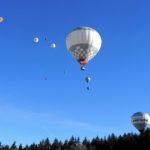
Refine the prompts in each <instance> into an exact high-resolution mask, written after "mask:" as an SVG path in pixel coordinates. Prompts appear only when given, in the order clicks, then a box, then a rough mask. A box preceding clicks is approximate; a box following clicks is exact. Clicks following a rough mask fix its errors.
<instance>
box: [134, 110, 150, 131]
mask: <svg viewBox="0 0 150 150" xmlns="http://www.w3.org/2000/svg"><path fill="white" fill-rule="evenodd" d="M131 120H132V124H133V126H134V127H135V128H137V129H138V130H139V131H140V132H141V133H143V132H144V131H145V130H146V128H147V127H148V125H149V124H150V116H149V114H147V113H144V112H137V113H134V114H133V115H132V117H131Z"/></svg>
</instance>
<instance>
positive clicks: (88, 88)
mask: <svg viewBox="0 0 150 150" xmlns="http://www.w3.org/2000/svg"><path fill="white" fill-rule="evenodd" d="M85 81H86V82H87V83H88V84H89V83H90V81H91V77H90V76H87V77H86V78H85ZM86 89H87V90H88V91H89V90H90V87H89V86H87V88H86Z"/></svg>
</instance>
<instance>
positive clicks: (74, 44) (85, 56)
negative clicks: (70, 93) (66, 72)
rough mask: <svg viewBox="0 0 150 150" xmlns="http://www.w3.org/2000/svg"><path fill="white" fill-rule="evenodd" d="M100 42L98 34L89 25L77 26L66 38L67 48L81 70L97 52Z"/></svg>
mask: <svg viewBox="0 0 150 150" xmlns="http://www.w3.org/2000/svg"><path fill="white" fill-rule="evenodd" d="M101 44H102V40H101V36H100V34H99V33H98V32H97V31H96V30H94V29H92V28H90V27H78V28H76V29H74V30H72V31H71V32H70V33H69V34H68V35H67V38H66V45H67V49H68V50H69V52H70V53H71V54H72V55H73V56H74V57H75V59H76V60H77V61H78V62H79V64H80V66H81V70H84V69H85V65H86V64H87V63H88V62H89V61H90V60H91V59H92V58H93V57H94V56H95V55H96V54H97V53H98V52H99V50H100V48H101Z"/></svg>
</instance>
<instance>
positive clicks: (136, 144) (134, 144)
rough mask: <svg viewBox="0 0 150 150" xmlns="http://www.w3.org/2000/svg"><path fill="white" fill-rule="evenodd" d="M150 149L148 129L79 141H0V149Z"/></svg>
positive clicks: (71, 139) (74, 139)
mask: <svg viewBox="0 0 150 150" xmlns="http://www.w3.org/2000/svg"><path fill="white" fill-rule="evenodd" d="M130 149H132V150H150V129H147V130H146V131H145V132H144V133H142V134H139V135H138V134H133V133H125V134H123V135H120V136H116V135H115V134H111V135H109V136H108V137H105V138H99V137H98V136H97V137H95V138H93V139H92V140H88V139H87V138H84V139H83V140H82V141H80V138H79V137H77V138H76V137H74V136H72V137H71V138H70V139H69V140H65V141H64V142H62V141H60V140H58V139H55V140H54V141H53V142H52V143H51V142H50V140H49V139H48V138H46V139H45V140H42V141H40V142H39V143H38V144H35V143H33V144H31V145H26V146H22V145H21V144H20V145H19V146H16V142H13V144H12V145H3V144H2V143H1V142H0V150H130Z"/></svg>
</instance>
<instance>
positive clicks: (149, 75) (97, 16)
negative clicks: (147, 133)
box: [0, 0, 150, 144]
mask: <svg viewBox="0 0 150 150" xmlns="http://www.w3.org/2000/svg"><path fill="white" fill-rule="evenodd" d="M0 2H1V4H0V5H1V9H0V16H3V18H4V22H3V23H0V120H1V123H0V141H1V142H2V143H4V144H11V143H13V141H16V142H17V144H20V143H22V144H31V143H33V142H35V143H37V142H39V141H40V140H42V139H44V138H46V137H48V138H50V140H51V141H53V139H54V138H55V137H56V138H58V139H60V140H64V139H68V138H70V137H71V136H72V135H74V136H79V137H80V138H81V139H83V138H84V137H87V138H88V139H92V138H93V137H95V136H97V135H98V136H100V137H104V136H108V135H109V134H111V133H115V134H116V135H120V134H123V133H125V132H137V130H136V129H135V128H134V127H133V126H132V125H131V120H130V117H131V115H132V114H133V113H134V112H137V111H144V112H147V113H149V105H150V101H149V100H150V94H149V89H150V70H149V66H150V59H149V56H150V45H149V43H150V42H149V37H150V29H149V27H150V20H149V14H150V9H149V6H150V2H149V1H148V0H147V1H142V0H132V1H131V0H126V1H123V0H122V1H121V0H114V1H112V0H82V1H81V0H61V1H60V0H22V1H20V0H13V1H10V0H1V1H0ZM79 26H89V27H92V28H94V29H96V30H97V31H98V32H99V33H100V35H101V37H102V41H103V42H102V47H101V50H100V52H99V53H98V54H97V56H96V57H95V58H94V59H93V60H91V61H90V62H89V63H88V64H87V66H86V70H85V72H81V71H80V67H79V64H78V63H77V62H76V61H75V60H74V58H73V57H72V56H71V55H70V53H69V52H68V50H67V48H66V36H67V34H68V32H70V31H71V30H72V29H74V28H76V27H79ZM34 37H39V38H40V42H39V43H38V44H35V43H34V42H33V38H34ZM45 37H46V38H47V41H44V38H45ZM52 42H55V43H56V44H57V48H56V49H51V48H50V43H52ZM87 75H90V76H91V78H92V80H91V83H90V91H89V92H88V91H87V90H86V83H85V81H84V78H85V77H86V76H87ZM45 76H46V77H47V78H48V79H47V80H44V77H45ZM137 133H138V132H137Z"/></svg>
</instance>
